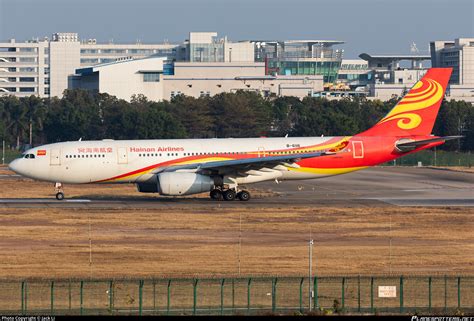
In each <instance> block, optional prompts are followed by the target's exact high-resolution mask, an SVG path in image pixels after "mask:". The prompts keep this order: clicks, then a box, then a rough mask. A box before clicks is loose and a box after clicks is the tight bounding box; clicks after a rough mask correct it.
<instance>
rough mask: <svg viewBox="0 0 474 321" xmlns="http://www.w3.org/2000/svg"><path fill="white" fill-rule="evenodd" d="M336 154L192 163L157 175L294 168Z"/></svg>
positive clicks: (170, 168)
mask: <svg viewBox="0 0 474 321" xmlns="http://www.w3.org/2000/svg"><path fill="white" fill-rule="evenodd" d="M333 154H335V153H334V152H315V153H300V154H288V155H278V156H265V157H252V158H240V159H231V160H224V161H212V162H203V163H192V164H183V165H172V166H168V167H162V168H159V169H158V170H157V171H156V172H155V173H163V172H175V171H181V170H186V171H196V172H199V171H203V170H219V169H230V168H233V169H236V170H246V169H247V170H249V169H254V168H256V169H258V168H263V167H268V166H276V165H279V164H285V165H290V166H292V165H293V163H296V162H298V161H299V160H302V159H305V158H313V157H321V156H327V155H333Z"/></svg>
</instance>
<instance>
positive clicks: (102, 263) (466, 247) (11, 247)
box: [0, 179, 474, 277]
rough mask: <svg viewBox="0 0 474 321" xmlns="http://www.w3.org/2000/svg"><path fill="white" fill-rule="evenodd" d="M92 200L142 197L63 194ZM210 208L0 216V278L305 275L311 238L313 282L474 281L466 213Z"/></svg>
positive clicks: (16, 191)
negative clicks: (396, 277) (328, 278)
mask: <svg viewBox="0 0 474 321" xmlns="http://www.w3.org/2000/svg"><path fill="white" fill-rule="evenodd" d="M1 182H2V185H3V188H2V190H1V192H0V198H9V197H19V196H21V197H26V198H28V197H52V195H53V187H52V186H51V184H47V183H39V182H33V181H31V180H27V179H21V180H19V179H2V180H1ZM97 194H100V195H109V196H110V195H115V196H116V197H118V198H121V197H122V198H129V197H130V196H131V195H133V197H137V198H140V197H150V196H149V195H140V194H137V193H136V191H135V188H134V187H133V186H130V185H114V186H112V185H94V186H68V187H67V195H68V197H88V196H93V195H97ZM262 194H263V195H264V196H265V192H263V193H262ZM203 197H207V196H203ZM218 206H219V204H218V203H206V204H204V205H202V204H201V205H199V206H196V207H195V208H191V207H189V206H187V207H184V206H180V205H179V203H175V202H172V203H171V202H170V206H169V207H166V208H164V209H163V208H160V209H143V208H136V209H133V208H132V209H130V208H127V209H121V208H110V209H88V208H73V209H67V208H0V235H2V238H1V239H0V253H1V255H2V260H1V261H0V277H124V276H126V277H135V276H173V277H176V276H193V275H200V276H238V275H239V261H240V275H263V276H269V275H304V274H305V273H306V272H307V266H308V240H309V237H310V233H311V234H312V237H313V238H314V240H315V245H314V252H313V256H314V262H313V263H314V270H315V272H316V273H317V274H318V275H334V274H340V275H356V274H362V275H373V274H389V273H392V274H433V275H437V274H438V275H440V274H473V273H474V255H473V253H474V234H473V233H472V231H473V230H474V223H473V222H474V220H473V215H474V209H472V208H462V207H459V208H456V207H451V208H450V207H447V208H413V207H395V206H383V207H374V208H367V207H365V208H345V207H325V208H308V207H302V206H296V205H295V206H290V205H289V206H284V207H280V208H263V207H262V208H255V207H246V206H242V207H241V208H226V209H224V208H219V207H218ZM240 220H241V221H240ZM390 221H391V223H390ZM240 222H241V224H240ZM89 237H90V241H91V243H89ZM390 242H391V244H392V246H391V248H390V247H389V244H390ZM90 244H91V245H92V246H91V247H90ZM239 244H240V245H239ZM239 253H240V255H239ZM90 259H92V261H90ZM91 262H92V263H91Z"/></svg>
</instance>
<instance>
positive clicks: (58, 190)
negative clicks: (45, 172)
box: [54, 183, 64, 201]
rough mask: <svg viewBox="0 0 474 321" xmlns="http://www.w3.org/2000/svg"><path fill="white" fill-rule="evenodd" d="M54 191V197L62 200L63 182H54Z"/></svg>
mask: <svg viewBox="0 0 474 321" xmlns="http://www.w3.org/2000/svg"><path fill="white" fill-rule="evenodd" d="M54 191H55V192H56V199H57V200H58V201H62V200H63V199H64V192H63V184H62V183H56V184H54Z"/></svg>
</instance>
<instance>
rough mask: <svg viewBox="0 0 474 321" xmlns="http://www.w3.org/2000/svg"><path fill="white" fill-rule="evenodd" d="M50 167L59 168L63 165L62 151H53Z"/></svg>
mask: <svg viewBox="0 0 474 321" xmlns="http://www.w3.org/2000/svg"><path fill="white" fill-rule="evenodd" d="M49 165H51V166H58V165H61V150H60V149H52V150H51V155H50V158H49Z"/></svg>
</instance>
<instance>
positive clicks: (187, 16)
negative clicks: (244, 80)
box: [0, 0, 474, 58]
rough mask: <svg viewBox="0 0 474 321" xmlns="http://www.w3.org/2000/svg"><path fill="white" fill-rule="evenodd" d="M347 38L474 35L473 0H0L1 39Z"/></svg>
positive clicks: (424, 46) (365, 48) (362, 42)
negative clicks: (209, 34) (67, 35)
mask: <svg viewBox="0 0 474 321" xmlns="http://www.w3.org/2000/svg"><path fill="white" fill-rule="evenodd" d="M190 31H217V32H218V33H219V37H223V36H228V38H229V40H231V41H239V40H249V39H251V40H260V39H263V40H269V39H271V40H290V39H292V40H294V39H319V40H341V41H345V44H344V45H340V46H338V47H336V48H340V49H344V57H345V58H357V57H358V55H359V54H360V53H362V52H366V53H369V54H407V53H410V45H411V44H412V43H413V42H414V43H415V44H416V46H417V48H418V49H419V51H420V54H428V53H429V51H428V46H429V42H430V41H433V40H453V39H454V38H459V37H474V0H325V1H319V0H167V1H162V0H0V40H2V41H4V40H8V39H10V38H15V39H17V41H24V40H27V39H32V38H36V37H39V38H43V37H44V36H48V37H50V38H51V35H52V34H53V33H54V32H77V33H79V38H80V39H89V38H95V39H97V41H98V42H109V41H113V42H114V43H135V42H136V41H137V40H140V41H141V42H142V43H161V42H163V41H165V40H167V41H169V42H172V43H180V42H182V41H183V40H185V39H187V38H188V35H189V32H190Z"/></svg>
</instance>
